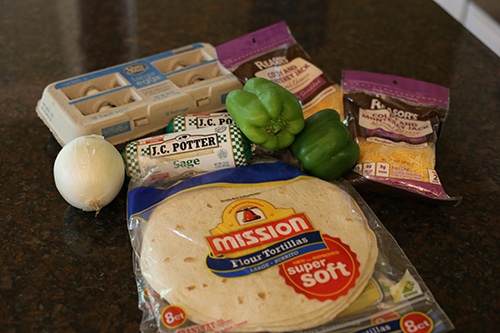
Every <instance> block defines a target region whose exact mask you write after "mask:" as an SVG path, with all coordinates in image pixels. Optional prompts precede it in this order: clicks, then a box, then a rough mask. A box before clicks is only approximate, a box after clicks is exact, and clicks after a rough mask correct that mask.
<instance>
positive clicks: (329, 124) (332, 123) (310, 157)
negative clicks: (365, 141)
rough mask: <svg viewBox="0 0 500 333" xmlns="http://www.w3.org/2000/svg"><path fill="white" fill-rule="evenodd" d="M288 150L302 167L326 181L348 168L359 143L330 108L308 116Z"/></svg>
mask: <svg viewBox="0 0 500 333" xmlns="http://www.w3.org/2000/svg"><path fill="white" fill-rule="evenodd" d="M290 150H291V151H292V153H293V154H294V155H295V157H296V158H297V159H298V160H299V161H300V164H301V168H302V169H303V170H305V171H307V172H308V173H309V174H311V175H313V176H316V177H319V178H323V179H325V180H329V181H331V180H334V179H337V178H339V177H341V176H343V175H344V174H345V173H347V171H349V170H351V169H352V168H353V167H354V165H355V164H356V162H357V160H358V158H359V145H358V144H357V143H356V142H355V141H353V139H352V135H351V132H349V130H348V128H347V126H345V125H344V124H343V123H342V122H341V121H340V116H339V114H338V113H337V111H335V110H333V109H324V110H321V111H319V112H317V113H315V114H313V115H312V116H310V117H309V118H307V119H306V124H305V128H304V129H303V130H302V132H301V133H300V134H299V135H298V136H297V137H296V138H295V141H294V142H293V144H292V145H291V146H290Z"/></svg>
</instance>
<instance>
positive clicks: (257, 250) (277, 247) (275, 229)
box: [206, 199, 326, 277]
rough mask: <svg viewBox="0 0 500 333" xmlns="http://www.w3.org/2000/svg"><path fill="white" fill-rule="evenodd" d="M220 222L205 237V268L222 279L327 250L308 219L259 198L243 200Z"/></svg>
mask: <svg viewBox="0 0 500 333" xmlns="http://www.w3.org/2000/svg"><path fill="white" fill-rule="evenodd" d="M222 220H223V222H222V223H221V224H219V225H218V226H217V228H215V229H213V230H211V231H210V233H211V235H210V236H207V237H206V240H207V242H208V244H209V246H210V250H211V253H210V254H209V255H208V256H207V259H206V261H207V267H208V268H209V269H210V270H212V272H213V273H214V274H216V275H219V276H222V277H238V276H244V275H248V274H252V273H256V272H259V271H262V270H265V269H268V268H270V267H273V266H276V265H279V264H282V263H283V262H286V261H288V260H291V259H293V258H296V257H298V256H301V255H303V254H305V253H308V252H311V251H316V250H319V249H323V248H326V244H325V243H324V241H323V238H322V235H321V233H320V232H319V230H316V229H315V228H314V226H313V225H312V224H311V222H310V221H309V220H308V218H307V216H306V215H305V214H303V213H296V212H294V210H293V209H291V208H290V209H277V208H275V207H274V206H273V205H272V204H270V203H268V202H266V201H264V200H259V199H242V200H237V201H235V202H233V203H231V204H230V205H229V206H228V207H227V208H226V209H225V211H224V213H223V216H222Z"/></svg>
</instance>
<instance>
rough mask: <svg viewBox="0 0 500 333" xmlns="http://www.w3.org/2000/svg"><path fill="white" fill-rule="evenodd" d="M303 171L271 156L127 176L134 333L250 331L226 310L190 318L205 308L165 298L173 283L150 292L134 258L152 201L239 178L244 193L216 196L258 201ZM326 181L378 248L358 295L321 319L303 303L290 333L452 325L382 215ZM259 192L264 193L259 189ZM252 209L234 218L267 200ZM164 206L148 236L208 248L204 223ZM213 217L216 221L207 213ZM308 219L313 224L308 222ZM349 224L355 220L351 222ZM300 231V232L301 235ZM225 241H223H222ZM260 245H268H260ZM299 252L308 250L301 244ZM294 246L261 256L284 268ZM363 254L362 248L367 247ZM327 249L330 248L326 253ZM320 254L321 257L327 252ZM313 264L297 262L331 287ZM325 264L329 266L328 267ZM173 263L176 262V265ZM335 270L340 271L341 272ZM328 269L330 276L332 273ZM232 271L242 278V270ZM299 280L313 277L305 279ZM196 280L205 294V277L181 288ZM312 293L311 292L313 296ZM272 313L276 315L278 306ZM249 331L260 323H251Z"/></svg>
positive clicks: (260, 267)
mask: <svg viewBox="0 0 500 333" xmlns="http://www.w3.org/2000/svg"><path fill="white" fill-rule="evenodd" d="M304 177H306V179H307V178H312V177H310V176H305V175H304V174H303V173H302V172H300V171H299V170H298V169H296V168H294V167H291V166H290V165H288V164H285V163H282V162H272V161H270V162H262V163H257V164H252V165H249V166H244V167H240V168H231V169H225V170H219V171H215V172H210V173H206V174H203V175H199V176H196V177H192V178H188V179H186V180H183V181H181V182H174V181H172V180H168V179H167V180H165V181H164V182H162V183H158V182H157V181H156V180H154V181H152V180H149V179H148V178H147V177H146V178H144V179H142V181H141V182H136V183H132V184H131V187H130V188H129V196H128V216H129V224H128V227H129V231H130V237H131V243H132V246H133V249H134V266H135V274H136V278H137V287H138V293H139V307H140V309H141V310H142V311H143V318H142V323H141V332H148V333H149V332H177V333H184V332H205V331H216V332H223V331H228V332H231V331H234V332H239V331H249V330H247V329H245V322H235V321H233V320H232V319H233V318H231V317H221V318H219V319H218V320H213V321H205V322H204V321H198V322H194V321H192V320H191V319H192V318H202V317H203V316H204V313H203V312H199V313H198V312H196V311H195V310H194V308H192V307H191V306H190V305H189V304H186V305H184V306H181V305H179V304H181V303H183V302H182V301H183V299H182V298H181V299H178V301H173V302H172V303H169V302H167V301H166V299H167V298H169V297H170V296H171V295H170V294H175V293H173V292H172V291H173V289H169V290H167V291H165V293H164V294H162V295H160V294H158V293H157V292H156V291H155V289H154V288H152V286H151V284H150V283H149V282H148V279H147V278H146V277H145V276H144V275H143V271H142V269H141V263H142V262H143V260H142V259H144V258H141V255H144V253H143V251H146V252H148V251H149V249H148V247H147V246H146V247H144V246H145V245H144V243H143V242H144V241H145V239H148V237H150V236H145V235H146V234H147V232H148V231H147V228H148V226H149V225H150V224H151V223H153V221H152V219H157V216H155V217H153V216H154V215H153V214H155V210H156V209H157V208H158V207H165V206H163V204H165V203H167V206H168V205H170V203H171V202H174V203H175V202H178V201H176V198H179V196H180V195H183V194H188V195H189V194H193V195H195V196H196V197H198V195H197V192H198V191H201V190H203V191H206V189H207V188H211V187H222V188H228V189H229V188H231V187H238V186H240V185H244V186H243V187H244V188H245V189H246V190H245V193H246V194H245V195H243V196H241V197H239V196H235V197H232V198H226V199H227V201H224V202H223V203H224V205H227V206H228V207H233V205H235V204H237V203H241V202H244V203H246V204H248V203H262V201H260V200H259V195H260V191H259V190H262V185H263V184H264V185H266V184H272V185H276V184H278V185H279V186H281V185H283V191H286V188H287V187H285V186H286V184H290V183H293V182H295V181H297V180H300V179H303V178H304ZM333 184H334V185H336V186H338V187H339V188H340V189H341V190H342V192H344V193H345V194H344V195H343V198H344V199H342V200H341V201H343V202H344V201H345V200H351V199H352V200H354V201H353V203H351V204H350V205H352V207H353V209H360V211H361V212H362V214H363V216H364V219H366V223H367V225H368V226H369V228H370V229H371V231H372V232H373V233H374V234H375V236H376V243H377V247H376V248H375V247H374V248H373V249H374V251H375V249H378V252H373V253H375V254H376V253H378V254H377V256H376V259H375V261H374V270H373V273H372V274H371V277H370V278H369V279H368V280H367V281H365V282H364V283H365V288H364V289H363V290H362V292H361V294H360V295H359V297H357V298H356V299H351V300H350V305H349V306H348V307H347V308H345V309H344V310H343V311H342V312H340V313H338V314H337V315H336V316H334V317H333V318H330V319H327V320H326V322H324V323H322V324H321V325H315V321H314V320H313V319H312V318H318V317H321V314H318V313H308V312H307V310H305V311H306V313H304V320H303V322H302V321H301V323H300V325H301V326H302V327H303V328H301V329H300V330H296V332H311V333H312V332H342V333H344V332H345V333H347V332H350V333H352V332H357V333H371V332H384V333H387V332H394V333H396V332H407V333H408V332H412V333H442V332H448V331H450V330H452V329H453V324H452V323H451V322H450V320H449V318H448V317H447V316H446V314H445V313H444V312H443V311H442V309H441V308H440V307H439V305H438V303H437V302H436V300H435V299H434V297H433V295H432V293H431V291H430V290H429V289H428V288H427V287H426V285H425V283H424V281H423V280H422V278H421V277H420V276H419V274H418V272H417V271H416V270H415V268H414V267H413V266H412V264H411V263H410V262H409V260H408V258H407V257H406V256H405V254H404V253H403V251H402V250H401V248H400V247H399V245H398V244H397V243H396V241H395V240H394V238H393V237H392V236H391V234H390V233H389V232H388V231H387V230H386V228H385V227H384V226H383V224H382V223H381V221H379V220H378V218H377V217H376V216H375V215H374V213H373V212H372V211H371V209H370V208H369V207H368V206H367V205H366V203H365V202H364V201H363V199H362V198H361V197H360V196H359V195H358V194H357V192H356V191H355V190H354V188H353V187H352V186H351V185H350V184H349V183H348V182H345V181H339V182H334V183H333ZM263 191H264V192H265V189H264V190H263ZM203 193H206V192H203ZM283 193H285V192H283ZM291 198H292V200H291V201H290V202H287V203H286V204H284V205H282V207H280V208H287V207H294V203H295V200H294V199H293V198H294V196H291ZM349 198H351V199H349ZM314 200H315V199H314V198H310V201H311V204H312V205H314ZM337 200H338V198H337ZM197 202H198V201H197ZM211 202H216V201H211V200H209V199H208V198H207V199H206V200H205V199H204V200H203V201H202V202H201V203H200V204H201V205H202V206H203V205H204V206H205V210H209V209H210V208H211V207H212V205H211ZM335 202H338V201H332V203H331V204H332V205H335ZM198 203H199V202H198ZM218 205H219V204H218ZM247 206H248V205H247ZM169 207H170V206H169ZM172 207H174V208H173V209H175V207H176V206H175V205H174V206H171V207H170V208H172ZM259 207H260V208H259ZM334 207H335V206H334ZM356 207H358V208H356ZM170 208H169V209H170ZM255 208H256V209H252V210H253V211H252V212H246V211H245V212H243V211H242V213H241V214H242V215H241V217H242V218H243V220H244V221H246V220H248V221H257V220H258V219H259V218H260V217H261V215H262V213H264V214H265V213H266V212H267V209H268V207H267V206H266V207H265V205H264V206H256V207H255ZM171 212H172V213H168V214H166V215H165V217H164V219H163V220H161V223H165V227H164V228H162V229H163V230H166V231H165V232H166V234H162V235H163V236H161V235H158V236H157V237H156V240H154V242H158V241H160V242H161V240H162V239H164V238H165V237H167V238H169V239H173V240H177V239H178V240H181V239H182V242H184V244H188V246H193V247H199V246H202V247H203V248H206V250H202V253H205V252H204V251H206V254H209V247H208V245H207V244H208V243H207V242H204V241H203V242H200V243H192V242H195V238H196V237H198V238H199V236H196V235H199V233H200V232H201V233H202V234H206V239H207V241H208V242H210V237H209V236H210V233H208V230H204V229H203V228H202V227H200V226H197V227H195V228H194V227H193V226H192V223H190V222H188V221H186V223H185V224H183V223H182V222H181V221H180V220H178V218H175V217H174V216H179V214H178V212H175V211H171ZM296 213H297V212H296ZM224 214H226V212H224V213H223V212H222V211H221V212H215V215H213V216H208V215H203V217H202V218H201V221H204V222H203V223H205V222H207V223H209V224H214V225H217V223H218V222H217V221H218V220H219V219H221V218H222V217H223V216H225V215H224ZM214 217H215V220H213V221H212V220H210V219H211V218H214ZM156 222H158V221H156ZM312 222H313V223H314V221H312ZM351 223H355V222H353V221H351ZM266 225H267V224H266ZM280 228H281V229H280V230H282V231H283V234H284V233H285V232H287V231H289V230H291V229H289V228H288V227H284V226H280ZM168 230H170V231H168ZM267 230H271V229H267ZM273 230H278V229H273ZM320 231H321V230H320ZM242 235H244V234H242ZM248 235H249V234H247V236H248ZM247 236H242V237H247ZM360 236H361V235H360ZM145 237H146V238H145ZM177 237H179V238H177ZM304 237H306V236H305V235H304ZM307 237H309V236H307ZM244 239H247V240H248V239H249V238H242V239H241V240H240V241H243V240H244ZM299 239H304V238H299ZM360 239H361V238H360ZM148 241H151V239H148ZM198 241H199V239H198ZM295 241H296V240H295ZM295 241H293V242H292V241H291V240H290V239H289V238H285V239H283V238H281V242H282V243H281V244H282V246H285V248H286V246H291V247H294V249H295V250H299V248H298V247H296V244H295V243H294V242H295ZM228 244H229V243H227V245H228ZM241 244H242V243H240V245H241ZM166 246H168V244H166ZM234 246H236V243H235V244H234ZM275 249H278V247H275ZM300 249H302V247H300ZM261 251H269V250H262V249H261ZM304 251H306V252H307V251H308V250H304ZM339 251H340V250H339ZM347 251H348V250H347ZM295 252H297V251H292V252H287V255H282V256H281V257H279V260H276V258H275V260H274V262H271V263H269V262H268V263H267V265H271V267H272V266H273V265H281V266H282V267H281V268H280V269H282V268H283V267H286V266H285V265H287V264H290V260H299V261H300V260H301V258H307V253H305V254H304V256H300V255H299V256H298V257H297V254H296V253H295ZM340 252H341V251H340ZM181 253H182V254H181ZM184 253H185V251H183V250H180V252H179V255H180V256H182V257H181V258H175V260H177V261H179V262H181V263H186V264H189V263H192V262H196V261H197V260H198V259H200V258H194V257H186V258H184V256H185V254H184ZM314 253H316V252H314ZM317 253H321V252H317ZM366 253H367V254H368V255H369V253H370V252H369V251H368V252H366ZM212 254H214V253H212ZM330 254H331V255H334V254H333V253H330ZM288 255H289V256H290V257H294V259H290V257H289V256H288ZM309 255H310V254H309ZM359 255H360V254H359V253H358V259H359V260H362V259H363V258H362V256H359ZM209 257H210V256H209ZM182 258H184V259H182ZM324 258H325V259H326V257H324ZM365 258H366V257H365ZM179 259H182V260H179ZM214 259H217V256H215V257H214ZM163 260H165V261H166V262H171V261H172V260H174V257H164V259H163ZM207 260H208V259H207ZM304 260H305V259H304ZM297 262H298V261H295V262H294V263H295V264H297ZM207 263H208V261H207ZM237 263H239V261H237ZM320 263H321V261H318V262H311V263H310V265H309V266H308V265H303V266H297V267H303V268H307V272H308V274H309V273H310V275H314V276H315V277H316V278H317V279H318V280H316V281H320V280H321V281H322V283H324V285H323V287H322V289H320V290H323V291H324V290H325V288H326V289H328V288H336V287H334V286H335V284H333V285H332V284H331V283H332V282H331V281H330V283H328V282H327V280H331V278H330V279H326V277H327V275H325V274H326V273H325V271H324V270H321V269H320V267H319V266H320ZM157 265H162V263H161V262H160V261H158V262H157ZM208 265H209V266H204V265H202V266H201V267H204V268H203V269H208V268H209V267H210V264H208ZM251 267H253V269H255V270H256V272H254V273H250V274H256V276H257V275H259V276H260V275H261V274H266V271H267V268H268V266H266V263H265V262H263V261H257V262H256V264H255V265H253V266H251ZM329 267H330V268H331V266H329ZM178 269H182V267H178ZM236 272H237V273H238V272H240V271H239V270H236ZM293 272H294V270H289V273H293ZM337 272H339V273H340V272H341V271H337ZM201 273H203V272H201ZM240 273H241V272H240ZM240 273H238V274H240ZM313 273H314V274H313ZM164 274H167V275H168V274H170V273H169V271H166V272H165V273H164ZM190 274H200V272H198V273H197V272H196V271H193V272H191V273H190ZM190 274H187V276H188V277H189V276H191V275H190ZM304 274H305V273H304ZM332 274H333V273H332ZM162 276H164V275H162ZM329 276H330V277H331V276H334V275H329ZM233 278H234V279H244V278H245V277H233ZM233 278H231V277H219V278H215V279H220V281H221V283H224V279H233ZM283 278H284V277H283V276H282V277H279V276H276V278H273V283H274V284H277V285H278V286H281V284H283V286H282V287H284V288H290V289H289V290H288V292H292V293H293V292H294V291H293V290H295V292H296V293H300V292H304V291H300V288H299V289H295V288H296V286H295V287H293V286H292V285H290V286H285V285H284V284H285V282H284V280H282V279H283ZM242 281H243V280H242ZM306 281H309V282H311V283H312V280H306ZM172 282H173V281H172ZM175 285H176V284H172V288H174V289H175V287H174V286H175ZM200 286H201V288H207V290H201V292H202V293H205V292H206V293H207V294H206V295H211V294H210V286H211V284H210V283H207V284H200V285H199V286H198V285H194V284H193V285H192V286H190V287H188V289H187V290H196V288H200ZM332 286H333V287H332ZM249 287H250V286H249ZM253 287H254V286H252V288H253ZM246 289H247V288H242V290H246ZM306 292H307V291H306ZM162 293H163V292H162ZM264 296H265V297H280V295H279V293H277V294H276V293H274V294H273V293H270V294H265V295H264V294H262V295H260V296H259V297H260V298H265V297H264ZM207 297H211V298H210V299H206V300H205V302H207V303H206V304H207V305H210V306H211V304H212V303H213V304H216V303H218V302H217V301H218V300H217V299H216V298H217V295H211V296H207ZM220 297H227V295H224V296H222V295H221V296H220ZM311 297H312V298H317V296H311ZM332 297H337V296H331V295H330V296H326V298H327V299H331V298H332ZM279 299H281V302H282V303H281V305H282V306H281V307H282V308H285V309H286V308H287V306H289V304H288V302H289V301H290V300H287V299H282V298H279ZM241 301H242V302H244V299H242V300H241ZM314 302H316V301H314ZM319 302H320V303H315V304H316V305H318V304H321V301H319ZM214 306H215V305H214ZM207 309H209V308H207ZM280 310H281V309H280ZM210 311H211V310H210ZM252 311H257V310H255V309H253V308H249V309H248V311H247V313H248V316H250V315H251V314H252ZM324 311H325V313H329V312H328V311H329V310H328V309H325V310H324ZM279 312H281V314H283V311H279ZM276 313H277V311H272V312H269V313H264V314H263V313H259V316H263V317H261V318H265V319H266V321H270V322H271V323H272V322H273V320H272V318H273V316H276ZM282 318H283V317H282ZM284 318H285V319H283V320H282V321H275V325H278V324H279V325H285V326H286V323H287V320H290V321H292V320H296V318H291V317H289V318H288V319H286V312H285V317H284ZM322 319H325V318H322ZM276 320H277V319H276ZM279 325H278V326H273V325H271V326H270V328H269V327H268V329H270V330H273V327H274V329H276V328H277V327H279ZM256 327H257V326H256ZM255 331H261V330H259V329H255ZM280 331H282V330H280Z"/></svg>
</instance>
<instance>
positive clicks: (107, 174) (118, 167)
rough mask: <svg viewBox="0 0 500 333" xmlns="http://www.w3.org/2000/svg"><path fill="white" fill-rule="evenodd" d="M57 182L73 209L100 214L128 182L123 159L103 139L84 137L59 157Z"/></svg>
mask: <svg viewBox="0 0 500 333" xmlns="http://www.w3.org/2000/svg"><path fill="white" fill-rule="evenodd" d="M54 180H55V183H56V187H57V190H58V191H59V193H60V194H61V196H62V197H63V198H64V199H65V200H66V201H67V202H68V203H69V204H70V205H72V206H73V207H76V208H80V209H82V210H84V211H95V212H96V214H97V213H99V211H100V209H101V208H102V207H104V206H106V205H107V204H109V203H110V202H111V201H113V199H115V198H116V196H117V195H118V193H119V192H120V190H121V187H122V185H123V182H124V180H125V166H124V163H123V158H122V156H121V154H120V153H119V152H118V150H117V149H116V148H115V147H114V146H113V145H112V144H111V143H110V142H108V141H106V139H104V138H103V137H102V136H99V135H94V134H92V135H87V136H81V137H78V138H75V139H73V140H71V141H70V142H68V143H67V144H66V145H65V146H64V147H63V148H62V149H61V151H60V152H59V154H58V155H57V157H56V160H55V162H54Z"/></svg>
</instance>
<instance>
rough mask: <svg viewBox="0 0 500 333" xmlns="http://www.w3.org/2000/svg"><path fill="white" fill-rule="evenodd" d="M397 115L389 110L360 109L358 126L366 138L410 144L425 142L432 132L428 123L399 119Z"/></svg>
mask: <svg viewBox="0 0 500 333" xmlns="http://www.w3.org/2000/svg"><path fill="white" fill-rule="evenodd" d="M397 114H398V113H396V115H395V114H394V113H393V112H391V110H390V109H381V110H366V109H360V110H359V125H360V126H361V127H364V128H365V130H366V134H367V136H368V137H371V136H378V137H382V138H389V139H391V140H394V141H406V142H411V143H421V142H426V140H427V138H426V136H427V135H429V134H432V132H433V128H432V124H431V122H430V121H428V120H423V121H421V120H413V119H411V118H410V119H407V118H401V117H398V116H397ZM405 114H406V113H405ZM410 115H411V114H410ZM412 118H413V117H412Z"/></svg>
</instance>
